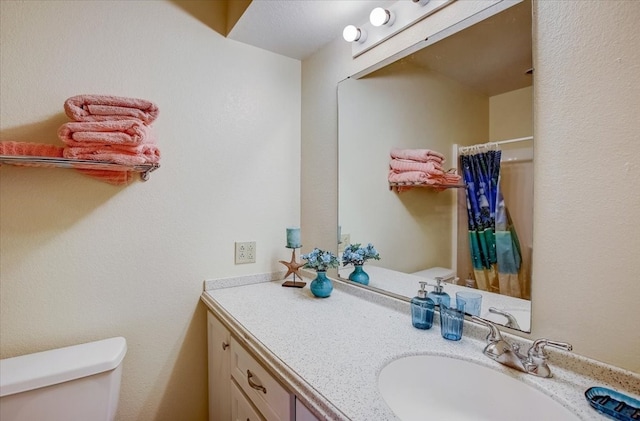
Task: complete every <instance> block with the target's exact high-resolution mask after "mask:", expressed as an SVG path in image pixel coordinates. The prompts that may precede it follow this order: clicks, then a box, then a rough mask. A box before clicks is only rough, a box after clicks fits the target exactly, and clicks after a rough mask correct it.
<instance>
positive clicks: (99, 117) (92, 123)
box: [58, 95, 160, 184]
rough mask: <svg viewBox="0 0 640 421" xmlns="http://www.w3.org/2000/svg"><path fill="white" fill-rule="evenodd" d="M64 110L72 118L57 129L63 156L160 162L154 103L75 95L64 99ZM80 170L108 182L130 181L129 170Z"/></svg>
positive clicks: (136, 99) (98, 159)
mask: <svg viewBox="0 0 640 421" xmlns="http://www.w3.org/2000/svg"><path fill="white" fill-rule="evenodd" d="M64 110H65V113H66V114H67V116H68V117H69V118H71V119H72V120H73V121H72V122H69V123H65V124H63V125H62V126H61V127H60V129H58V137H59V138H60V140H62V142H64V144H65V148H64V151H63V155H64V157H65V158H73V159H84V160H90V161H105V162H110V163H115V164H122V165H140V164H156V163H159V162H160V150H159V149H158V147H157V146H156V138H155V136H154V134H153V131H152V128H151V123H153V122H154V121H155V119H156V118H157V116H158V107H157V106H156V105H155V104H154V103H152V102H150V101H147V100H144V99H138V98H127V97H118V96H110V95H77V96H74V97H71V98H69V99H67V100H66V101H65V103H64ZM81 172H82V173H84V174H87V175H91V176H93V177H95V178H98V179H100V180H103V181H106V182H108V183H111V184H126V183H128V182H129V181H131V172H130V171H103V170H86V169H85V170H81Z"/></svg>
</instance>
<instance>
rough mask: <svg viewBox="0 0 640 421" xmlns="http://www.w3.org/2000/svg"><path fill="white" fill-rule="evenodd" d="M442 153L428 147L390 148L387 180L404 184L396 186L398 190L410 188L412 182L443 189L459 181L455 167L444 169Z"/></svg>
mask: <svg viewBox="0 0 640 421" xmlns="http://www.w3.org/2000/svg"><path fill="white" fill-rule="evenodd" d="M444 162H445V157H444V155H443V154H441V153H439V152H436V151H432V150H430V149H399V148H394V149H392V150H391V161H390V162H389V182H390V183H400V184H405V185H404V186H398V187H397V189H398V192H402V191H406V190H409V189H411V185H412V184H429V185H433V186H434V187H435V188H437V189H441V190H442V189H444V188H446V187H447V186H452V185H455V184H457V183H459V182H460V179H461V177H460V176H459V175H458V174H456V173H455V169H450V170H448V171H445V170H444V169H443V167H442V165H443V164H444Z"/></svg>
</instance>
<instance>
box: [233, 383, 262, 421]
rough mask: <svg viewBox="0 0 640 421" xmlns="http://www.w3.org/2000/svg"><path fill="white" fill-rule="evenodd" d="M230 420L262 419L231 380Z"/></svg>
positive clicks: (248, 420) (250, 420)
mask: <svg viewBox="0 0 640 421" xmlns="http://www.w3.org/2000/svg"><path fill="white" fill-rule="evenodd" d="M230 419H231V420H232V421H264V418H262V417H261V416H260V414H259V413H258V411H257V410H256V409H255V408H254V407H253V405H251V403H249V400H248V399H247V397H246V396H245V395H244V393H242V392H241V391H240V389H239V388H238V385H236V382H234V381H231V418H230Z"/></svg>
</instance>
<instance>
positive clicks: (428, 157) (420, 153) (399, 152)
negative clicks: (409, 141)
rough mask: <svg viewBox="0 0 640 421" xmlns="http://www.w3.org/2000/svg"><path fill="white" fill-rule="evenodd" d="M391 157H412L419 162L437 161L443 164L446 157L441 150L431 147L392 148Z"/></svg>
mask: <svg viewBox="0 0 640 421" xmlns="http://www.w3.org/2000/svg"><path fill="white" fill-rule="evenodd" d="M391 158H396V159H410V160H412V161H418V162H429V161H436V162H439V163H441V164H443V163H444V161H445V158H444V155H442V154H441V153H440V152H436V151H432V150H431V149H400V148H393V149H391Z"/></svg>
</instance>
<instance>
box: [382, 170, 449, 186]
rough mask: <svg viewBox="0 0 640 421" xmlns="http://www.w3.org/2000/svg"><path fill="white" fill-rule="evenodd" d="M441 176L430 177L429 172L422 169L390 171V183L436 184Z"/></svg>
mask: <svg viewBox="0 0 640 421" xmlns="http://www.w3.org/2000/svg"><path fill="white" fill-rule="evenodd" d="M437 180H439V177H429V174H427V173H424V172H422V171H403V172H395V171H393V170H390V171H389V182H390V183H426V184H436V183H437V182H438V181H437Z"/></svg>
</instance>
